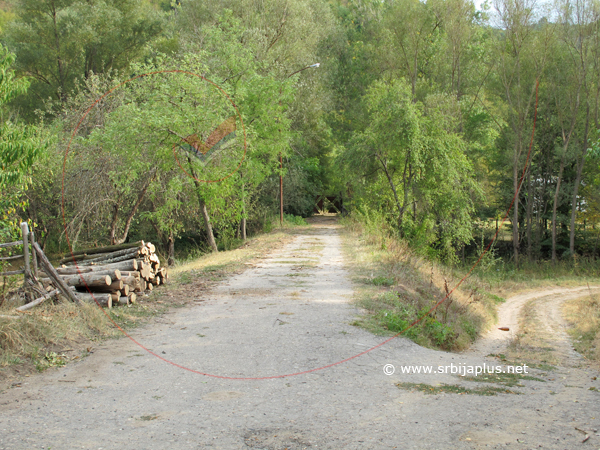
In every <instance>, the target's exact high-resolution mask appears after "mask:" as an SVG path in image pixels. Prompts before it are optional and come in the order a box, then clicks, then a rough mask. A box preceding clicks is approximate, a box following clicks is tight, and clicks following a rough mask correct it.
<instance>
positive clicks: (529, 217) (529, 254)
mask: <svg viewBox="0 0 600 450" xmlns="http://www.w3.org/2000/svg"><path fill="white" fill-rule="evenodd" d="M530 167H531V166H530ZM525 222H526V225H527V259H528V260H529V261H532V260H533V255H532V251H531V249H532V246H533V243H532V242H531V239H532V238H531V235H532V229H531V228H532V226H533V186H532V184H531V168H530V170H528V171H527V216H526V219H525Z"/></svg>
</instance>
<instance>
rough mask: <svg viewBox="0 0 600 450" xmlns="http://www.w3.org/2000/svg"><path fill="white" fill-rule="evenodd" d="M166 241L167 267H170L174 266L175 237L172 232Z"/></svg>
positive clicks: (171, 231)
mask: <svg viewBox="0 0 600 450" xmlns="http://www.w3.org/2000/svg"><path fill="white" fill-rule="evenodd" d="M167 241H168V248H167V255H168V256H167V265H168V266H172V265H174V264H175V236H174V235H173V230H170V231H169V238H168V240H167Z"/></svg>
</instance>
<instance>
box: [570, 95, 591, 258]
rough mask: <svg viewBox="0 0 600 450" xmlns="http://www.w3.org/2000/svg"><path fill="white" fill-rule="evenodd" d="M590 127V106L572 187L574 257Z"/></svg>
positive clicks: (571, 241)
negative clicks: (576, 223) (576, 219)
mask: <svg viewBox="0 0 600 450" xmlns="http://www.w3.org/2000/svg"><path fill="white" fill-rule="evenodd" d="M589 125H590V105H589V103H588V105H587V108H586V120H585V131H584V132H583V149H582V150H581V159H580V160H579V161H578V162H577V175H576V176H575V185H574V186H573V199H572V200H571V225H570V232H569V252H570V253H571V256H573V255H575V218H576V216H577V194H578V193H579V185H580V184H581V176H582V173H583V165H584V164H585V157H586V154H587V145H588V133H589Z"/></svg>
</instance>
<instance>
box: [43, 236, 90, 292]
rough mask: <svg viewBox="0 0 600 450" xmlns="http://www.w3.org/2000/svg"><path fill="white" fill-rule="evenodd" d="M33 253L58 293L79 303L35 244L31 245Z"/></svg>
mask: <svg viewBox="0 0 600 450" xmlns="http://www.w3.org/2000/svg"><path fill="white" fill-rule="evenodd" d="M33 251H34V252H36V253H37V254H38V257H39V258H40V263H41V264H42V267H43V268H44V272H46V274H47V275H48V276H49V277H50V279H51V280H52V281H54V283H55V285H56V286H57V287H58V289H60V292H61V293H62V294H63V295H64V296H65V297H66V298H68V299H69V300H71V301H72V302H75V303H81V302H80V300H79V299H78V298H77V296H76V295H75V293H74V292H73V291H72V290H71V289H70V288H69V286H68V285H67V283H65V282H64V280H63V279H62V278H61V277H60V276H59V275H58V273H57V272H56V269H55V268H54V266H53V265H52V264H50V261H48V258H46V255H44V252H43V251H42V249H41V248H40V246H39V244H38V243H37V242H34V243H33Z"/></svg>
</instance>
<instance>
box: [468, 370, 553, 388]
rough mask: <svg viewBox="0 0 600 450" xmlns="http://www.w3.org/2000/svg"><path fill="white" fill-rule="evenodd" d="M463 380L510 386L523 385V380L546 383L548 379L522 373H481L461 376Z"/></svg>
mask: <svg viewBox="0 0 600 450" xmlns="http://www.w3.org/2000/svg"><path fill="white" fill-rule="evenodd" d="M461 379H462V380H466V381H473V382H476V383H494V384H501V385H503V386H508V387H513V386H517V387H523V385H522V384H519V381H521V380H529V381H540V382H542V383H545V382H546V380H542V379H541V378H537V377H532V376H530V375H523V374H520V373H486V374H481V375H479V376H477V377H461Z"/></svg>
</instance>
